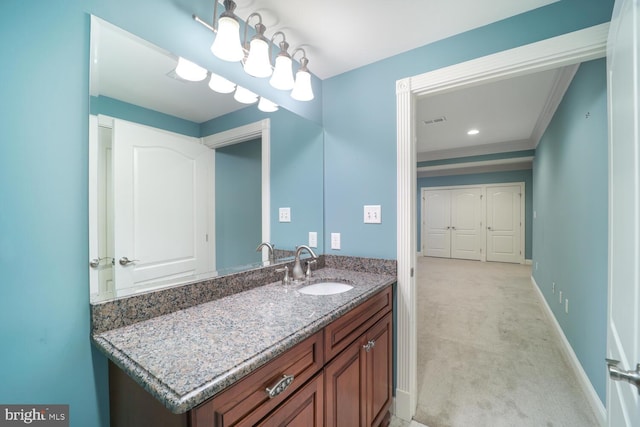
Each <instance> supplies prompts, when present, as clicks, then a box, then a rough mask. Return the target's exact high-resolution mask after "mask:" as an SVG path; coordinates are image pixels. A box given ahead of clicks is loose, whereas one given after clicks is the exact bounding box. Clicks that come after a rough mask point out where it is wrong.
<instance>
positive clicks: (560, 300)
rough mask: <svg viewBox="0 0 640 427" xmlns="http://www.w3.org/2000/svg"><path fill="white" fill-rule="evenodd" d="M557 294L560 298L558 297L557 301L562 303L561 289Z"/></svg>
mask: <svg viewBox="0 0 640 427" xmlns="http://www.w3.org/2000/svg"><path fill="white" fill-rule="evenodd" d="M559 295H560V298H559V299H558V302H559V303H560V304H562V291H560V292H559Z"/></svg>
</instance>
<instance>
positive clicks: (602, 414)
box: [531, 276, 607, 426]
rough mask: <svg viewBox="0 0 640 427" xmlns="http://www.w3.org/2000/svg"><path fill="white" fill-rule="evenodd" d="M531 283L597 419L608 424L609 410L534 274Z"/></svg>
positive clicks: (603, 423)
mask: <svg viewBox="0 0 640 427" xmlns="http://www.w3.org/2000/svg"><path fill="white" fill-rule="evenodd" d="M531 284H532V285H533V287H534V289H535V290H536V295H538V298H540V304H541V305H542V307H543V309H544V312H545V314H546V315H547V318H548V319H549V321H550V322H551V323H552V325H553V330H554V331H555V333H556V335H557V337H558V339H559V340H560V342H561V344H562V345H561V347H562V355H563V356H564V358H565V360H566V361H567V363H568V364H569V365H570V366H571V368H572V369H573V373H574V374H575V376H576V378H577V379H578V382H579V383H580V387H581V388H582V391H583V392H584V394H585V396H586V397H587V401H588V402H589V406H590V407H591V409H592V410H593V414H594V415H595V417H596V419H597V420H598V422H599V423H600V425H601V426H604V425H606V423H607V411H606V409H605V407H604V404H603V403H602V401H601V400H600V397H598V393H596V390H595V388H593V384H591V381H589V377H587V373H586V372H585V371H584V368H583V367H582V364H581V363H580V361H579V360H578V357H577V356H576V353H575V352H574V351H573V347H571V344H570V343H569V340H567V337H566V335H565V334H564V332H563V330H562V328H561V327H560V324H559V323H558V320H557V319H556V316H554V315H553V311H552V310H551V307H549V303H548V302H547V300H546V298H545V297H544V295H543V294H542V291H541V290H540V287H539V286H538V283H537V282H536V279H535V278H534V277H533V276H531Z"/></svg>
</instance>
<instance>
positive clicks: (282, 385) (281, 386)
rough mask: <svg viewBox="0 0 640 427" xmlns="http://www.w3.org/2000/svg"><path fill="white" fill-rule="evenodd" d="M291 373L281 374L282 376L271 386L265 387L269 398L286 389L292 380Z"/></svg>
mask: <svg viewBox="0 0 640 427" xmlns="http://www.w3.org/2000/svg"><path fill="white" fill-rule="evenodd" d="M294 378H295V377H294V376H293V375H283V376H282V378H280V379H279V380H278V382H277V383H275V384H274V385H273V386H272V387H267V389H266V392H267V395H268V396H269V399H273V398H274V397H276V396H277V395H279V394H280V393H282V392H283V391H285V390H286V389H287V387H289V386H290V385H291V383H292V382H293V380H294Z"/></svg>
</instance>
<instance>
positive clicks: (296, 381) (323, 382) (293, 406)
mask: <svg viewBox="0 0 640 427" xmlns="http://www.w3.org/2000/svg"><path fill="white" fill-rule="evenodd" d="M391 309H392V288H391V287H388V288H386V289H385V290H383V291H381V292H379V293H377V294H376V295H374V296H373V297H371V298H369V299H368V300H367V301H365V302H363V303H362V304H360V305H358V306H357V307H355V308H353V309H352V310H351V311H349V312H348V313H346V314H345V315H344V316H341V317H340V318H338V319H336V320H335V321H333V322H332V323H330V324H329V325H327V326H326V327H325V328H324V329H323V330H320V331H318V332H316V333H315V334H314V335H312V336H311V337H309V338H307V339H305V340H304V341H302V342H300V343H298V344H297V345H296V346H294V347H293V348H291V349H289V350H287V351H286V352H284V353H283V354H281V355H279V356H278V357H276V358H274V359H273V360H271V361H269V362H268V363H267V364H265V365H263V366H262V367H260V368H258V369H256V370H255V371H253V372H252V373H251V374H249V375H247V376H246V377H244V378H242V379H241V380H239V381H237V382H236V383H235V384H233V385H232V386H230V387H229V388H227V389H225V390H224V391H222V392H220V393H219V394H217V395H215V396H214V397H212V398H211V399H209V400H208V401H206V402H204V403H203V404H201V405H199V406H197V407H196V408H194V409H192V410H191V411H189V412H188V413H186V414H179V415H176V414H172V413H171V412H170V411H169V410H168V409H166V408H165V407H164V406H162V404H161V403H160V402H159V401H157V400H156V399H155V398H153V397H152V396H151V395H150V394H149V393H147V392H146V391H145V390H144V389H143V388H142V387H140V386H139V385H138V384H136V383H135V382H134V381H133V380H132V379H131V378H129V377H128V376H127V375H126V374H125V373H124V372H123V371H121V370H120V369H119V368H117V367H116V366H115V365H113V363H110V364H109V375H110V377H109V380H110V385H109V387H110V399H111V425H112V426H113V427H118V426H127V427H134V426H135V427H137V426H141V425H154V426H166V427H232V426H233V427H244V426H247V427H248V426H265V427H266V426H288V427H298V426H299V427H309V426H317V427H320V426H344V427H357V426H363V427H378V426H383V427H385V426H388V425H389V420H390V415H389V407H390V406H391V400H392V382H393V373H392V360H391V359H392V345H393V340H392V311H391ZM291 376H292V377H293V380H292V381H287V380H286V379H287V378H290V377H291ZM283 382H288V383H289V384H288V385H287V387H283V388H282V390H280V391H279V392H277V393H274V394H275V396H269V394H268V393H267V391H268V389H274V388H277V385H278V384H282V383H283Z"/></svg>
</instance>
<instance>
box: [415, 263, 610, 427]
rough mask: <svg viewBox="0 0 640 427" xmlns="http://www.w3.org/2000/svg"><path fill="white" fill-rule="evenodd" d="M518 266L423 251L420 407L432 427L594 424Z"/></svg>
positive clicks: (525, 269)
mask: <svg viewBox="0 0 640 427" xmlns="http://www.w3.org/2000/svg"><path fill="white" fill-rule="evenodd" d="M530 276H531V267H530V266H527V265H519V264H502V263H491V262H486V263H483V262H477V261H463V260H453V259H442V258H425V257H418V277H417V299H418V301H417V306H418V316H417V335H418V379H417V381H418V393H419V394H418V408H417V412H416V415H415V417H414V419H415V420H417V421H419V422H421V423H423V424H426V425H427V426H429V427H462V426H474V427H482V426H490V427H499V426H518V427H520V426H531V427H540V426H546V427H551V426H553V427H559V426H566V427H573V426H576V427H577V426H579V427H588V426H597V425H598V423H597V421H596V419H595V417H594V415H593V414H592V411H591V408H590V407H589V406H588V403H587V399H586V398H585V396H584V395H583V392H582V390H581V388H580V386H579V383H578V380H577V379H576V378H575V376H574V375H573V370H572V369H571V367H570V366H569V365H568V364H567V362H566V361H565V359H564V357H563V353H562V349H561V347H560V341H559V339H558V338H557V337H556V335H555V332H554V330H553V329H552V325H551V323H550V322H549V321H548V319H547V318H546V315H545V312H544V311H543V307H542V306H541V305H540V302H539V300H538V295H536V291H535V289H534V288H533V285H532V283H531V278H530Z"/></svg>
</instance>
